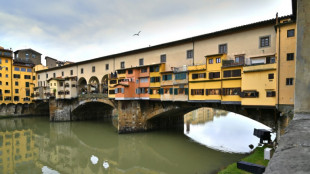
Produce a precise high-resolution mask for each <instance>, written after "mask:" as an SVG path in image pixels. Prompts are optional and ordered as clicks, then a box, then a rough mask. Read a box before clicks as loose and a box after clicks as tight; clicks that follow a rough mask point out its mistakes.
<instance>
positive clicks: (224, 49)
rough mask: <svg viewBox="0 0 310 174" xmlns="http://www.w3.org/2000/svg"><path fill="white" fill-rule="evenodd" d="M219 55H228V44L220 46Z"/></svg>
mask: <svg viewBox="0 0 310 174" xmlns="http://www.w3.org/2000/svg"><path fill="white" fill-rule="evenodd" d="M219 53H220V54H224V53H227V44H221V45H219Z"/></svg>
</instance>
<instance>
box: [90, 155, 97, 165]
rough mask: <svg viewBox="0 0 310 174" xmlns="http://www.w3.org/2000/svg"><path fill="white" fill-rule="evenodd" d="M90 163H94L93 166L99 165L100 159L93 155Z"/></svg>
mask: <svg viewBox="0 0 310 174" xmlns="http://www.w3.org/2000/svg"><path fill="white" fill-rule="evenodd" d="M90 161H91V163H93V164H97V163H98V157H96V156H95V155H92V156H91V157H90Z"/></svg>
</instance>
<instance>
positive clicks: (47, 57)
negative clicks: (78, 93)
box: [45, 56, 57, 61]
mask: <svg viewBox="0 0 310 174" xmlns="http://www.w3.org/2000/svg"><path fill="white" fill-rule="evenodd" d="M45 59H52V60H55V61H57V59H55V58H52V57H49V56H45Z"/></svg>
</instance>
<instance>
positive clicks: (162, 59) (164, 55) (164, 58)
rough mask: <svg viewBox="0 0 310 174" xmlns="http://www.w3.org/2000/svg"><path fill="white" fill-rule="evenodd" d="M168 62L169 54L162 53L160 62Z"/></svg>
mask: <svg viewBox="0 0 310 174" xmlns="http://www.w3.org/2000/svg"><path fill="white" fill-rule="evenodd" d="M166 62H167V55H166V54H162V55H160V63H166Z"/></svg>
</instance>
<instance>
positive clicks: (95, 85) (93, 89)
mask: <svg viewBox="0 0 310 174" xmlns="http://www.w3.org/2000/svg"><path fill="white" fill-rule="evenodd" d="M88 84H89V92H90V93H99V86H100V84H99V79H98V78H97V77H96V76H92V77H91V78H90V79H89V81H88Z"/></svg>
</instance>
